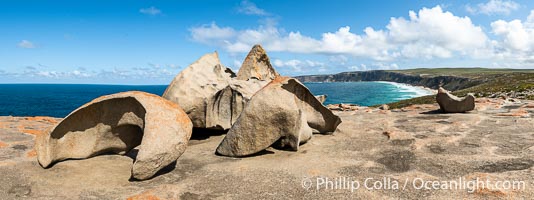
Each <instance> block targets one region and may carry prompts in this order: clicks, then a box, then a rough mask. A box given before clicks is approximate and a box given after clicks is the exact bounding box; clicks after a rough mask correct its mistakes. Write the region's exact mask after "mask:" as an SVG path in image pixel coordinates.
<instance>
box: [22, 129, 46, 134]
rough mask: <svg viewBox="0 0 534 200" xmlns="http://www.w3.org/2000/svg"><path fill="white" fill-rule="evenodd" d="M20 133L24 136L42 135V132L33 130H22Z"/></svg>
mask: <svg viewBox="0 0 534 200" xmlns="http://www.w3.org/2000/svg"><path fill="white" fill-rule="evenodd" d="M22 132H23V133H26V134H32V135H39V134H43V132H44V131H41V130H35V129H24V130H23V131H22Z"/></svg>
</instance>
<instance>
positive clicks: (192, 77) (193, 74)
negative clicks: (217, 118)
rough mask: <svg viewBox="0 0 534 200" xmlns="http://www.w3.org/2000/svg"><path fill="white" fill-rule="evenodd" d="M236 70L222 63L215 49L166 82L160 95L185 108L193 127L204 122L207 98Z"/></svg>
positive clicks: (221, 86) (219, 88) (220, 88)
mask: <svg viewBox="0 0 534 200" xmlns="http://www.w3.org/2000/svg"><path fill="white" fill-rule="evenodd" d="M234 76H235V74H234V73H233V72H232V71H231V70H230V69H229V68H226V67H224V66H223V65H221V63H220V61H219V56H218V54H217V52H215V53H210V54H206V55H204V56H202V57H201V58H200V59H198V60H197V61H195V62H194V63H193V64H191V65H189V67H187V68H186V69H184V70H183V71H182V72H180V74H178V75H177V76H176V77H175V78H174V80H173V81H172V82H171V83H170V84H169V86H168V87H167V89H166V90H165V92H164V93H163V98H165V99H168V100H170V101H172V102H175V103H177V104H178V105H180V107H182V108H183V109H184V111H185V112H186V113H187V115H188V116H189V118H191V121H192V122H193V126H194V127H198V128H210V127H209V126H206V115H207V112H206V107H207V104H208V101H209V99H210V98H212V97H213V96H214V95H215V94H216V93H217V92H218V91H220V90H222V89H224V88H225V87H226V86H228V84H229V83H230V80H231V79H232V77H234Z"/></svg>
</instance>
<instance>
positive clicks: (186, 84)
mask: <svg viewBox="0 0 534 200" xmlns="http://www.w3.org/2000/svg"><path fill="white" fill-rule="evenodd" d="M276 76H279V75H278V73H277V72H276V71H275V70H274V68H273V67H272V66H271V63H270V61H269V57H268V56H267V54H266V52H265V50H263V48H262V47H261V46H260V45H255V46H254V47H253V48H252V50H250V52H249V54H248V55H247V57H246V58H245V61H244V62H243V66H242V67H241V69H240V70H239V72H238V76H237V78H236V76H235V75H234V73H233V72H232V71H231V70H230V69H229V68H226V67H224V66H222V65H221V64H220V61H219V58H218V56H217V53H213V54H207V55H205V56H203V57H201V58H200V59H199V60H198V61H196V62H195V63H193V64H191V65H190V66H189V67H188V68H186V69H185V70H184V71H182V72H180V74H178V76H176V77H175V78H174V80H173V81H172V82H171V84H170V85H169V87H168V88H167V90H165V93H164V94H163V97H164V98H166V99H169V100H171V101H173V102H176V103H178V104H179V105H180V106H181V107H182V108H183V109H184V110H185V112H186V113H187V114H188V116H189V117H190V118H191V120H192V121H193V126H194V127H196V128H208V129H218V130H227V129H229V128H230V127H231V126H232V124H233V123H234V122H235V121H236V120H237V117H238V116H239V114H241V111H242V110H243V107H244V105H245V104H246V103H247V101H248V100H249V99H250V98H251V97H252V95H254V93H256V92H257V91H258V90H260V89H261V88H262V87H263V86H265V85H267V83H269V81H271V80H273V79H274V78H275V77H276Z"/></svg>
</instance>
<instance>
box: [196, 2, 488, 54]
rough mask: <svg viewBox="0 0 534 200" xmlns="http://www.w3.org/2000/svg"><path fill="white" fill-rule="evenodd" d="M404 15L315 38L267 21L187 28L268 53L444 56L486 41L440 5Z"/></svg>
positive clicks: (201, 38) (230, 47) (212, 40)
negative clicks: (376, 26)
mask: <svg viewBox="0 0 534 200" xmlns="http://www.w3.org/2000/svg"><path fill="white" fill-rule="evenodd" d="M409 17H410V18H409V19H405V18H402V17H401V18H391V20H390V22H389V24H388V25H387V27H386V29H385V30H375V29H373V28H371V27H367V28H365V29H364V31H363V32H364V33H363V34H355V33H353V32H351V29H350V27H349V26H345V27H340V28H339V29H338V30H337V31H335V32H326V33H323V34H322V35H321V38H318V39H316V38H313V37H310V36H306V35H303V34H301V33H300V32H298V31H297V32H293V31H292V32H289V33H286V32H285V31H284V29H281V28H278V27H276V26H274V25H269V24H267V25H260V26H259V27H258V28H256V29H244V30H235V29H233V28H231V27H222V28H221V27H219V26H217V25H216V24H215V23H212V24H211V25H203V26H200V27H195V28H192V29H191V35H192V38H193V40H195V41H198V42H201V43H206V44H211V45H216V46H220V47H222V48H224V49H225V50H227V51H229V52H233V53H235V52H239V53H244V52H247V51H249V50H250V47H251V46H253V45H254V44H262V45H263V46H264V47H265V48H266V49H267V50H268V51H271V52H291V53H304V54H324V55H332V56H337V55H345V56H353V57H365V58H371V59H374V60H378V61H388V60H393V59H397V58H419V57H424V58H428V59H431V58H434V57H438V58H449V57H452V56H453V55H455V54H460V55H468V54H476V53H477V52H478V51H479V49H480V48H484V47H486V46H487V45H488V41H487V36H486V35H485V34H484V32H483V31H482V28H480V27H479V26H476V25H474V24H473V23H472V22H471V20H470V19H469V17H458V16H455V15H453V14H452V13H450V12H445V11H443V10H442V9H441V7H440V6H436V7H434V8H431V9H428V8H423V9H421V10H419V12H418V13H416V12H413V11H410V12H409ZM199 30H201V31H199ZM221 32H224V33H225V34H220V33H221Z"/></svg>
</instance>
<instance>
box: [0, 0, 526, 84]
mask: <svg viewBox="0 0 534 200" xmlns="http://www.w3.org/2000/svg"><path fill="white" fill-rule="evenodd" d="M0 3H1V5H2V6H0V83H97V84H168V83H169V82H170V81H171V80H172V78H173V77H174V76H175V75H176V74H177V73H179V72H180V71H181V70H182V69H184V68H185V67H187V66H188V65H189V64H190V63H192V62H194V61H195V60H196V59H198V58H199V57H200V56H202V55H203V54H205V53H209V52H213V51H218V52H219V54H220V58H221V61H222V63H223V64H224V65H226V66H228V67H230V68H232V69H234V70H235V71H237V70H238V69H239V67H240V63H241V62H242V60H243V59H244V57H245V56H246V53H247V52H248V50H249V49H250V48H251V47H252V45H253V44H256V43H260V44H262V45H263V46H264V48H265V49H266V50H267V51H268V53H269V56H270V58H271V62H272V63H273V65H274V66H275V68H276V69H277V70H278V71H279V72H280V73H281V74H283V75H301V74H325V73H337V72H343V71H354V70H373V69H408V68H417V67H494V68H497V67H498V68H533V67H534V12H532V10H533V9H534V2H532V1H528V0H523V1H520V0H478V1H468V2H467V3H466V1H434V0H411V1H398V0H391V1H368V2H363V1H348V0H347V1H342V0H339V1H336V0H330V1H303V0H295V1H281V0H280V1H277V0H269V1H267V0H248V1H242V0H236V1H216V0H211V1H206V0H198V1H177V0H173V1H170V0H169V1H127V2H126V1H113V0H106V1H103V0H102V1H40V0H34V1H27V0H14V1H0ZM531 12H532V13H531Z"/></svg>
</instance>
